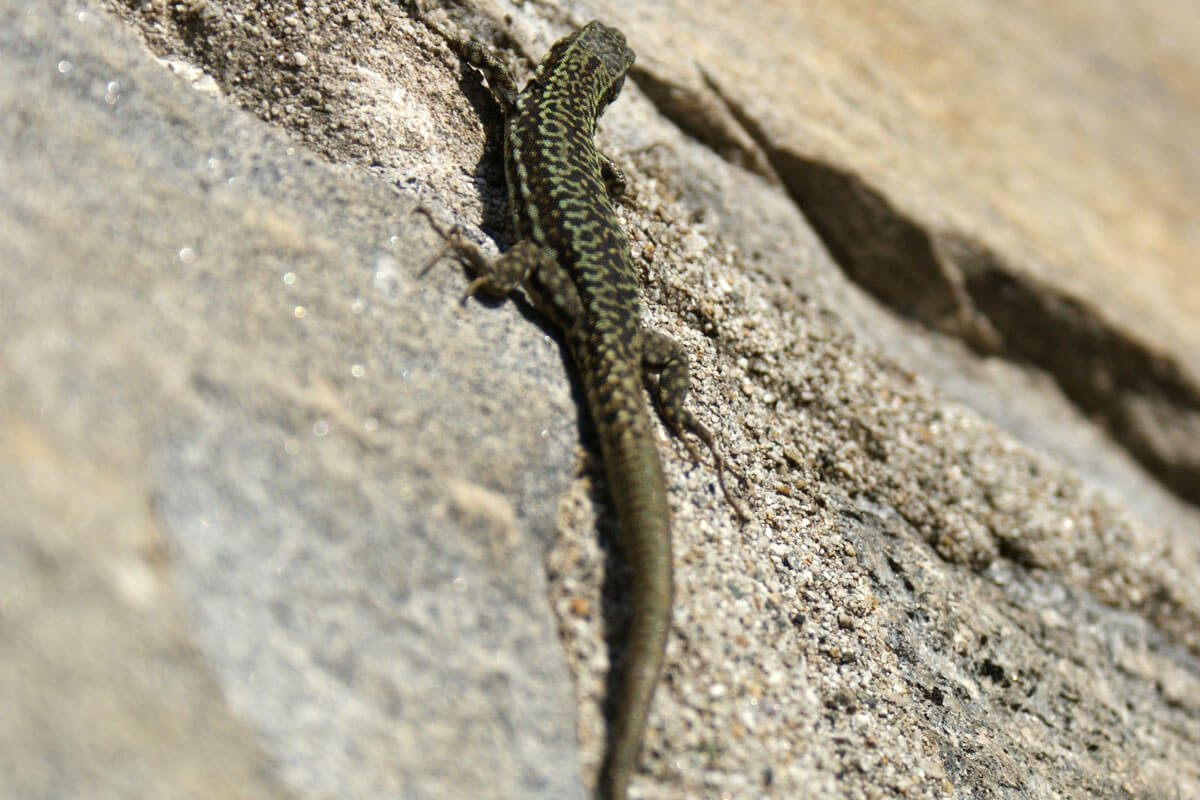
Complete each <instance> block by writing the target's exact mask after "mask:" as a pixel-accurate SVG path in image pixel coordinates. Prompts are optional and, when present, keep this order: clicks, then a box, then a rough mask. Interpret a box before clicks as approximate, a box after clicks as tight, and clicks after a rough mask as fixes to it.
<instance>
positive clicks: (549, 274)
mask: <svg viewBox="0 0 1200 800" xmlns="http://www.w3.org/2000/svg"><path fill="white" fill-rule="evenodd" d="M452 44H453V46H454V49H455V50H456V52H457V53H458V54H459V55H460V57H462V58H463V59H464V60H465V61H467V62H468V63H470V64H471V65H472V66H474V67H476V68H477V69H479V70H480V71H481V72H482V73H483V74H484V76H485V77H486V78H487V81H488V85H489V88H490V89H491V91H492V94H493V95H494V96H495V98H496V102H497V103H498V104H499V105H500V107H501V109H503V111H504V114H505V129H506V130H505V170H506V174H507V179H508V193H509V204H510V207H511V212H512V215H513V224H514V228H515V229H516V231H517V237H518V240H519V241H518V243H517V244H516V245H514V246H513V247H512V248H510V249H509V250H508V251H507V252H506V253H505V254H504V255H503V256H502V257H500V258H498V259H491V258H489V257H487V256H485V255H484V254H483V253H482V252H481V251H480V250H478V249H477V248H476V247H474V246H473V245H471V244H470V243H468V242H465V241H462V240H461V239H460V238H459V237H458V235H457V233H453V232H452V233H450V234H443V235H444V236H445V238H446V239H447V243H446V247H445V248H443V250H442V252H441V253H439V254H438V257H437V258H435V259H434V261H436V260H437V259H438V258H440V257H441V255H442V254H443V253H445V252H446V251H447V250H453V251H455V252H456V253H457V254H458V255H459V256H461V257H462V258H464V259H465V260H466V261H467V262H468V263H469V264H470V266H471V267H472V269H473V271H474V272H475V274H476V276H477V277H476V278H475V280H474V281H473V282H472V283H471V285H470V287H469V288H468V290H467V294H468V295H470V294H474V293H475V292H485V293H487V294H506V293H508V292H511V291H513V290H514V289H516V288H518V287H523V288H524V290H525V292H526V294H527V295H528V296H529V298H530V299H531V301H532V302H533V303H534V305H535V306H536V307H537V308H538V309H539V310H540V311H541V312H542V313H543V314H545V315H546V316H547V317H548V318H550V320H552V321H553V322H554V323H555V324H556V325H558V326H559V327H560V328H561V329H562V331H563V333H564V337H565V341H566V344H567V348H568V350H569V352H570V354H571V359H572V361H573V363H574V365H575V367H576V369H578V371H579V375H580V378H581V379H582V382H583V385H584V387H585V388H586V393H587V402H588V408H589V410H590V412H591V414H592V419H593V420H594V422H595V425H596V429H597V432H598V434H599V440H600V447H601V450H602V453H603V456H604V464H605V470H606V473H607V476H608V487H609V492H610V494H611V497H612V502H613V505H614V507H615V508H616V512H617V516H618V518H619V520H620V526H621V527H620V536H619V544H620V547H621V550H622V551H623V554H624V557H625V559H626V560H627V561H628V563H629V564H630V566H631V575H632V577H631V581H630V584H631V585H630V587H629V597H630V605H631V615H630V621H629V629H628V635H627V640H626V641H627V645H626V648H627V650H626V657H625V668H624V672H623V674H622V676H621V680H620V684H619V688H618V695H617V697H616V703H615V710H614V717H613V719H612V722H611V728H610V732H609V742H608V750H607V752H606V755H605V761H604V766H603V768H602V771H601V775H600V784H599V794H600V796H601V797H603V798H605V799H606V800H622V798H624V797H625V793H626V787H627V785H628V783H629V779H630V777H631V775H632V774H633V772H634V770H635V769H636V768H637V764H638V754H639V751H640V749H641V743H642V738H643V734H644V731H645V727H646V718H647V716H648V714H649V711H650V703H651V700H652V699H653V696H654V688H655V685H656V684H657V682H658V678H659V673H660V672H661V671H662V665H663V657H664V652H665V647H666V641H667V631H668V630H669V628H670V622H671V593H672V577H671V523H670V517H671V515H670V508H669V507H668V505H667V497H666V483H665V481H664V479H663V471H662V464H661V462H660V460H659V456H658V450H657V448H656V446H655V441H654V434H653V431H652V429H651V423H650V416H649V413H648V410H647V405H646V399H645V394H644V392H643V380H644V376H645V374H646V373H647V372H653V373H658V375H659V380H658V381H657V383H653V384H650V386H651V388H652V389H653V390H654V391H655V399H656V400H657V404H658V407H659V409H660V414H661V416H662V417H663V420H664V421H665V422H666V423H667V424H668V425H669V426H670V427H671V429H672V430H673V431H674V432H675V433H676V434H677V435H679V434H681V432H682V430H683V429H685V428H686V429H688V430H690V431H692V432H693V433H694V434H695V435H696V436H698V437H699V438H700V439H701V441H703V442H704V443H705V444H707V445H708V446H709V448H710V449H712V450H713V454H714V456H715V457H716V458H717V462H718V465H719V466H722V467H723V462H722V461H721V459H720V457H719V455H718V454H717V452H716V450H715V448H714V447H713V442H712V437H711V436H710V435H709V434H708V432H707V431H706V430H705V429H704V428H703V427H701V426H700V424H699V422H698V421H697V420H696V419H695V418H694V417H693V416H692V414H691V413H690V412H688V411H687V410H686V409H685V408H684V407H683V399H684V396H685V395H686V393H687V390H688V384H689V377H688V365H687V359H686V357H685V355H684V354H683V352H682V350H681V348H680V347H679V345H678V344H677V343H676V342H675V341H674V340H672V339H670V338H668V337H666V336H664V335H662V334H660V333H656V332H654V331H650V330H647V329H645V328H643V327H642V325H641V307H640V305H639V302H638V286H637V280H636V278H635V276H634V271H633V265H632V262H631V260H630V255H629V245H628V242H627V241H626V238H625V235H624V234H623V233H622V231H621V228H620V226H619V225H618V224H617V218H616V215H615V214H614V212H613V205H612V196H615V195H617V194H619V193H620V191H621V190H622V189H623V188H624V183H625V181H624V176H623V175H622V174H621V172H620V170H619V169H618V168H617V167H616V166H615V165H614V164H613V163H612V162H611V161H609V160H608V159H607V158H605V157H604V156H603V155H601V154H600V153H599V152H597V150H596V148H595V146H594V144H593V137H594V135H595V131H596V120H597V118H598V117H599V116H600V114H601V113H602V112H603V111H604V109H605V108H606V107H607V106H608V104H609V103H611V102H612V101H613V100H614V99H615V98H616V96H617V93H618V92H619V91H620V89H621V86H622V84H623V82H624V79H625V73H626V71H627V70H628V69H629V67H630V66H631V65H632V64H633V60H634V54H633V51H632V50H630V49H629V48H628V47H626V45H625V37H624V35H623V34H622V33H621V32H620V31H618V30H615V29H613V28H609V27H607V26H605V25H603V24H602V23H600V22H597V21H594V22H590V23H588V24H587V25H586V26H584V27H583V28H581V29H580V30H579V31H577V32H575V33H573V34H571V35H570V36H567V37H566V38H564V39H562V40H560V41H559V42H557V43H556V44H555V45H554V46H553V47H552V48H551V50H550V52H549V53H548V54H547V55H546V57H545V58H544V59H543V60H542V61H541V63H540V64H539V65H538V67H537V70H536V72H535V74H534V76H533V77H532V78H531V79H530V81H529V83H528V84H527V85H526V86H525V88H524V89H523V90H521V91H520V92H518V91H517V89H516V84H515V83H514V82H513V79H512V77H511V76H510V75H509V74H508V72H507V71H506V70H505V69H504V67H503V66H502V65H501V64H500V62H499V61H498V60H497V59H496V58H495V56H493V55H492V54H491V53H489V52H488V51H487V50H485V49H484V48H483V47H482V46H481V45H480V44H478V43H476V42H473V41H468V42H454V43H452ZM431 221H432V220H431ZM435 227H436V226H435ZM439 232H440V231H439ZM432 263H433V262H431V264H432ZM689 447H690V445H689ZM693 453H694V450H693ZM722 488H724V484H723V483H722ZM739 513H740V509H739Z"/></svg>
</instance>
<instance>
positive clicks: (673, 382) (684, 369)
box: [642, 330, 749, 521]
mask: <svg viewBox="0 0 1200 800" xmlns="http://www.w3.org/2000/svg"><path fill="white" fill-rule="evenodd" d="M642 368H643V369H644V370H645V371H646V372H647V373H657V374H658V382H657V383H650V390H651V394H653V396H654V402H655V405H656V406H657V407H658V413H659V416H661V417H662V419H663V422H665V423H666V424H667V427H669V428H670V429H671V432H672V433H674V434H675V436H676V437H677V438H678V439H679V440H680V441H681V442H683V444H684V446H685V447H687V449H688V453H690V454H691V456H692V458H693V459H694V460H695V461H696V462H697V463H699V462H701V461H703V458H702V457H701V455H700V451H699V450H698V449H697V448H696V445H695V444H694V443H693V442H692V440H691V439H689V438H688V437H687V436H686V435H685V434H686V433H691V434H692V435H693V436H695V437H696V438H697V439H699V440H700V441H701V442H703V443H704V445H705V446H706V447H707V448H708V451H709V452H710V453H712V457H713V460H714V461H716V464H717V480H718V482H719V483H720V484H721V492H722V493H723V494H724V495H725V500H726V501H727V502H728V503H729V505H730V506H732V508H733V510H734V513H736V514H737V516H738V519H740V520H742V521H745V520H747V519H749V517H748V516H747V514H746V509H745V508H744V507H743V506H742V503H741V501H740V500H738V499H737V497H736V496H735V495H734V494H733V493H732V492H730V491H729V486H728V484H727V483H726V481H725V473H727V472H728V473H731V474H732V475H733V476H734V477H736V478H737V479H738V482H739V483H742V484H745V483H746V479H745V477H744V476H743V475H742V474H741V473H740V472H738V471H737V470H735V469H734V468H733V467H731V466H729V464H727V463H726V461H725V457H724V456H722V455H721V451H720V450H719V449H718V448H717V444H716V441H715V440H714V439H713V435H712V433H710V432H709V430H708V428H705V427H704V425H703V424H701V422H700V420H698V419H696V415H695V414H693V413H692V412H691V411H688V410H687V408H685V407H684V405H683V401H684V398H686V397H687V393H688V389H689V388H690V386H691V374H690V371H689V369H688V361H687V355H686V354H685V353H684V352H683V348H682V347H680V345H679V342H677V341H675V340H674V339H672V338H671V337H669V336H667V335H665V334H662V333H658V332H657V331H652V330H643V331H642Z"/></svg>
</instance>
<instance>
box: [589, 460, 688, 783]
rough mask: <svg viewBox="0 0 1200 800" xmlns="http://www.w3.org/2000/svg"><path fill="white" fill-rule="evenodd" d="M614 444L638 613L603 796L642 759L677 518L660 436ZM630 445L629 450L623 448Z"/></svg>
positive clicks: (623, 536) (613, 469)
mask: <svg viewBox="0 0 1200 800" xmlns="http://www.w3.org/2000/svg"><path fill="white" fill-rule="evenodd" d="M622 445H624V446H622ZM612 449H613V450H616V451H618V452H611V453H608V454H606V458H605V460H606V461H607V462H608V464H609V469H608V473H609V486H610V487H611V490H612V496H613V504H614V506H615V507H616V510H617V516H618V517H619V518H620V523H621V532H620V545H621V550H622V553H623V556H624V558H625V561H626V563H627V564H629V566H630V579H629V599H630V618H629V626H628V629H627V633H626V639H625V641H626V646H625V658H624V664H623V668H622V670H621V673H620V678H619V680H618V681H617V682H616V684H615V685H616V702H615V707H614V708H613V716H612V720H611V724H610V726H609V737H608V748H607V753H606V754H605V759H604V766H603V767H602V769H601V772H600V783H599V796H600V798H602V800H624V798H625V790H626V787H627V786H628V784H629V780H630V778H631V777H632V776H633V773H634V771H636V769H637V766H638V763H639V759H638V754H639V752H640V751H641V747H642V738H643V735H644V733H645V729H646V720H647V718H648V716H649V714H650V702H651V700H652V699H653V698H654V688H655V685H656V684H657V683H658V677H659V673H661V672H662V666H663V659H664V657H665V653H666V644H667V633H668V631H669V630H670V627H671V607H672V602H671V601H672V598H671V593H672V592H671V587H672V576H671V571H672V570H671V523H670V511H669V508H668V505H667V499H666V484H665V480H664V479H663V475H662V467H661V466H660V462H659V459H658V453H657V452H656V451H655V450H654V446H653V440H652V439H650V438H649V437H646V438H639V437H628V438H625V441H624V442H623V443H621V444H618V445H617V446H616V447H614V448H612ZM622 450H624V451H625V452H619V451H622ZM610 685H612V684H611V683H610Z"/></svg>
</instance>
